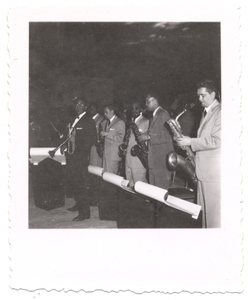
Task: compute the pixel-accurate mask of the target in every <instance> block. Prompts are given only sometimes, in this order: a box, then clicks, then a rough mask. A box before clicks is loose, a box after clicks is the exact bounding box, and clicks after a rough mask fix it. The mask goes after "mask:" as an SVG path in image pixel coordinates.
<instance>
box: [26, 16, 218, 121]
mask: <svg viewBox="0 0 248 300" xmlns="http://www.w3.org/2000/svg"><path fill="white" fill-rule="evenodd" d="M29 43H30V44H29V79H30V82H29V103H30V117H31V118H34V119H35V118H37V115H39V116H38V117H39V118H43V119H44V118H48V119H53V120H59V119H61V118H65V117H64V115H68V114H69V112H71V111H72V110H71V104H72V103H73V101H72V99H74V98H75V97H81V96H82V97H84V98H86V99H87V100H88V101H89V102H92V101H96V102H98V103H99V104H100V106H103V105H104V104H105V103H109V102H113V101H114V102H116V103H119V104H121V105H122V106H124V107H125V106H126V105H127V104H128V103H129V102H131V101H132V100H141V101H143V102H144V97H145V95H146V94H147V93H148V92H149V91H155V92H156V93H157V94H158V95H159V97H160V98H161V101H162V106H163V107H164V108H166V109H168V110H170V108H171V105H172V103H173V102H174V100H175V99H176V97H178V96H179V95H180V98H183V99H184V101H186V102H187V101H188V102H192V101H195V100H196V88H195V86H196V83H197V81H198V80H200V79H202V78H212V79H214V80H215V81H216V82H217V84H218V85H219V86H220V79H221V74H220V69H221V68H220V23H108V22H98V23H91V22H88V23H83V22H81V23H78V22H76V23H72V22H63V23H56V22H53V23H49V22H31V23H30V26H29Z"/></svg>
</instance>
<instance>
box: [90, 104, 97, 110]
mask: <svg viewBox="0 0 248 300" xmlns="http://www.w3.org/2000/svg"><path fill="white" fill-rule="evenodd" d="M91 107H94V108H95V109H96V110H98V104H97V103H96V102H91V103H90V105H89V108H91Z"/></svg>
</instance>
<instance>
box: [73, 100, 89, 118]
mask: <svg viewBox="0 0 248 300" xmlns="http://www.w3.org/2000/svg"><path fill="white" fill-rule="evenodd" d="M86 108H87V107H86V105H85V102H84V101H83V100H80V99H79V100H77V102H76V106H75V109H76V113H77V114H78V115H80V114H82V113H83V112H85V110H86Z"/></svg>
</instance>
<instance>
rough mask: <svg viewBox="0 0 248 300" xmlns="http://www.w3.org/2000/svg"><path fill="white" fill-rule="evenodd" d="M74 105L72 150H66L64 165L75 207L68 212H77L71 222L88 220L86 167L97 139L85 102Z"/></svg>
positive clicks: (77, 101)
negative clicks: (71, 187) (70, 183)
mask: <svg viewBox="0 0 248 300" xmlns="http://www.w3.org/2000/svg"><path fill="white" fill-rule="evenodd" d="M75 104H76V105H75V110H76V114H77V117H76V118H75V120H74V121H73V123H72V126H71V128H70V129H69V130H70V132H71V135H72V136H73V138H72V139H71V141H72V143H71V144H72V145H71V146H72V149H68V151H67V153H66V164H67V172H69V174H70V176H71V177H72V178H71V179H72V183H73V194H74V199H75V201H76V205H75V206H73V207H71V208H69V209H68V210H69V211H78V212H79V215H78V216H77V217H76V218H74V219H73V221H83V220H85V219H89V218H90V201H89V195H87V185H88V183H87V180H88V165H89V158H90V150H91V147H92V145H94V144H95V143H96V140H97V138H96V126H95V122H94V120H93V119H92V118H91V117H90V116H88V115H87V114H86V108H87V103H86V101H85V100H84V99H82V98H80V99H77V100H76V103H75Z"/></svg>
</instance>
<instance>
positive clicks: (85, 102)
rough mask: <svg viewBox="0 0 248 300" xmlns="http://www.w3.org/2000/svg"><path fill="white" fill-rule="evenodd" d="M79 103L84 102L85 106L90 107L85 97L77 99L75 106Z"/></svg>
mask: <svg viewBox="0 0 248 300" xmlns="http://www.w3.org/2000/svg"><path fill="white" fill-rule="evenodd" d="M78 101H82V102H83V103H84V105H85V106H88V103H87V101H86V100H85V99H84V98H83V97H80V98H76V99H75V104H76V103H77V102H78Z"/></svg>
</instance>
